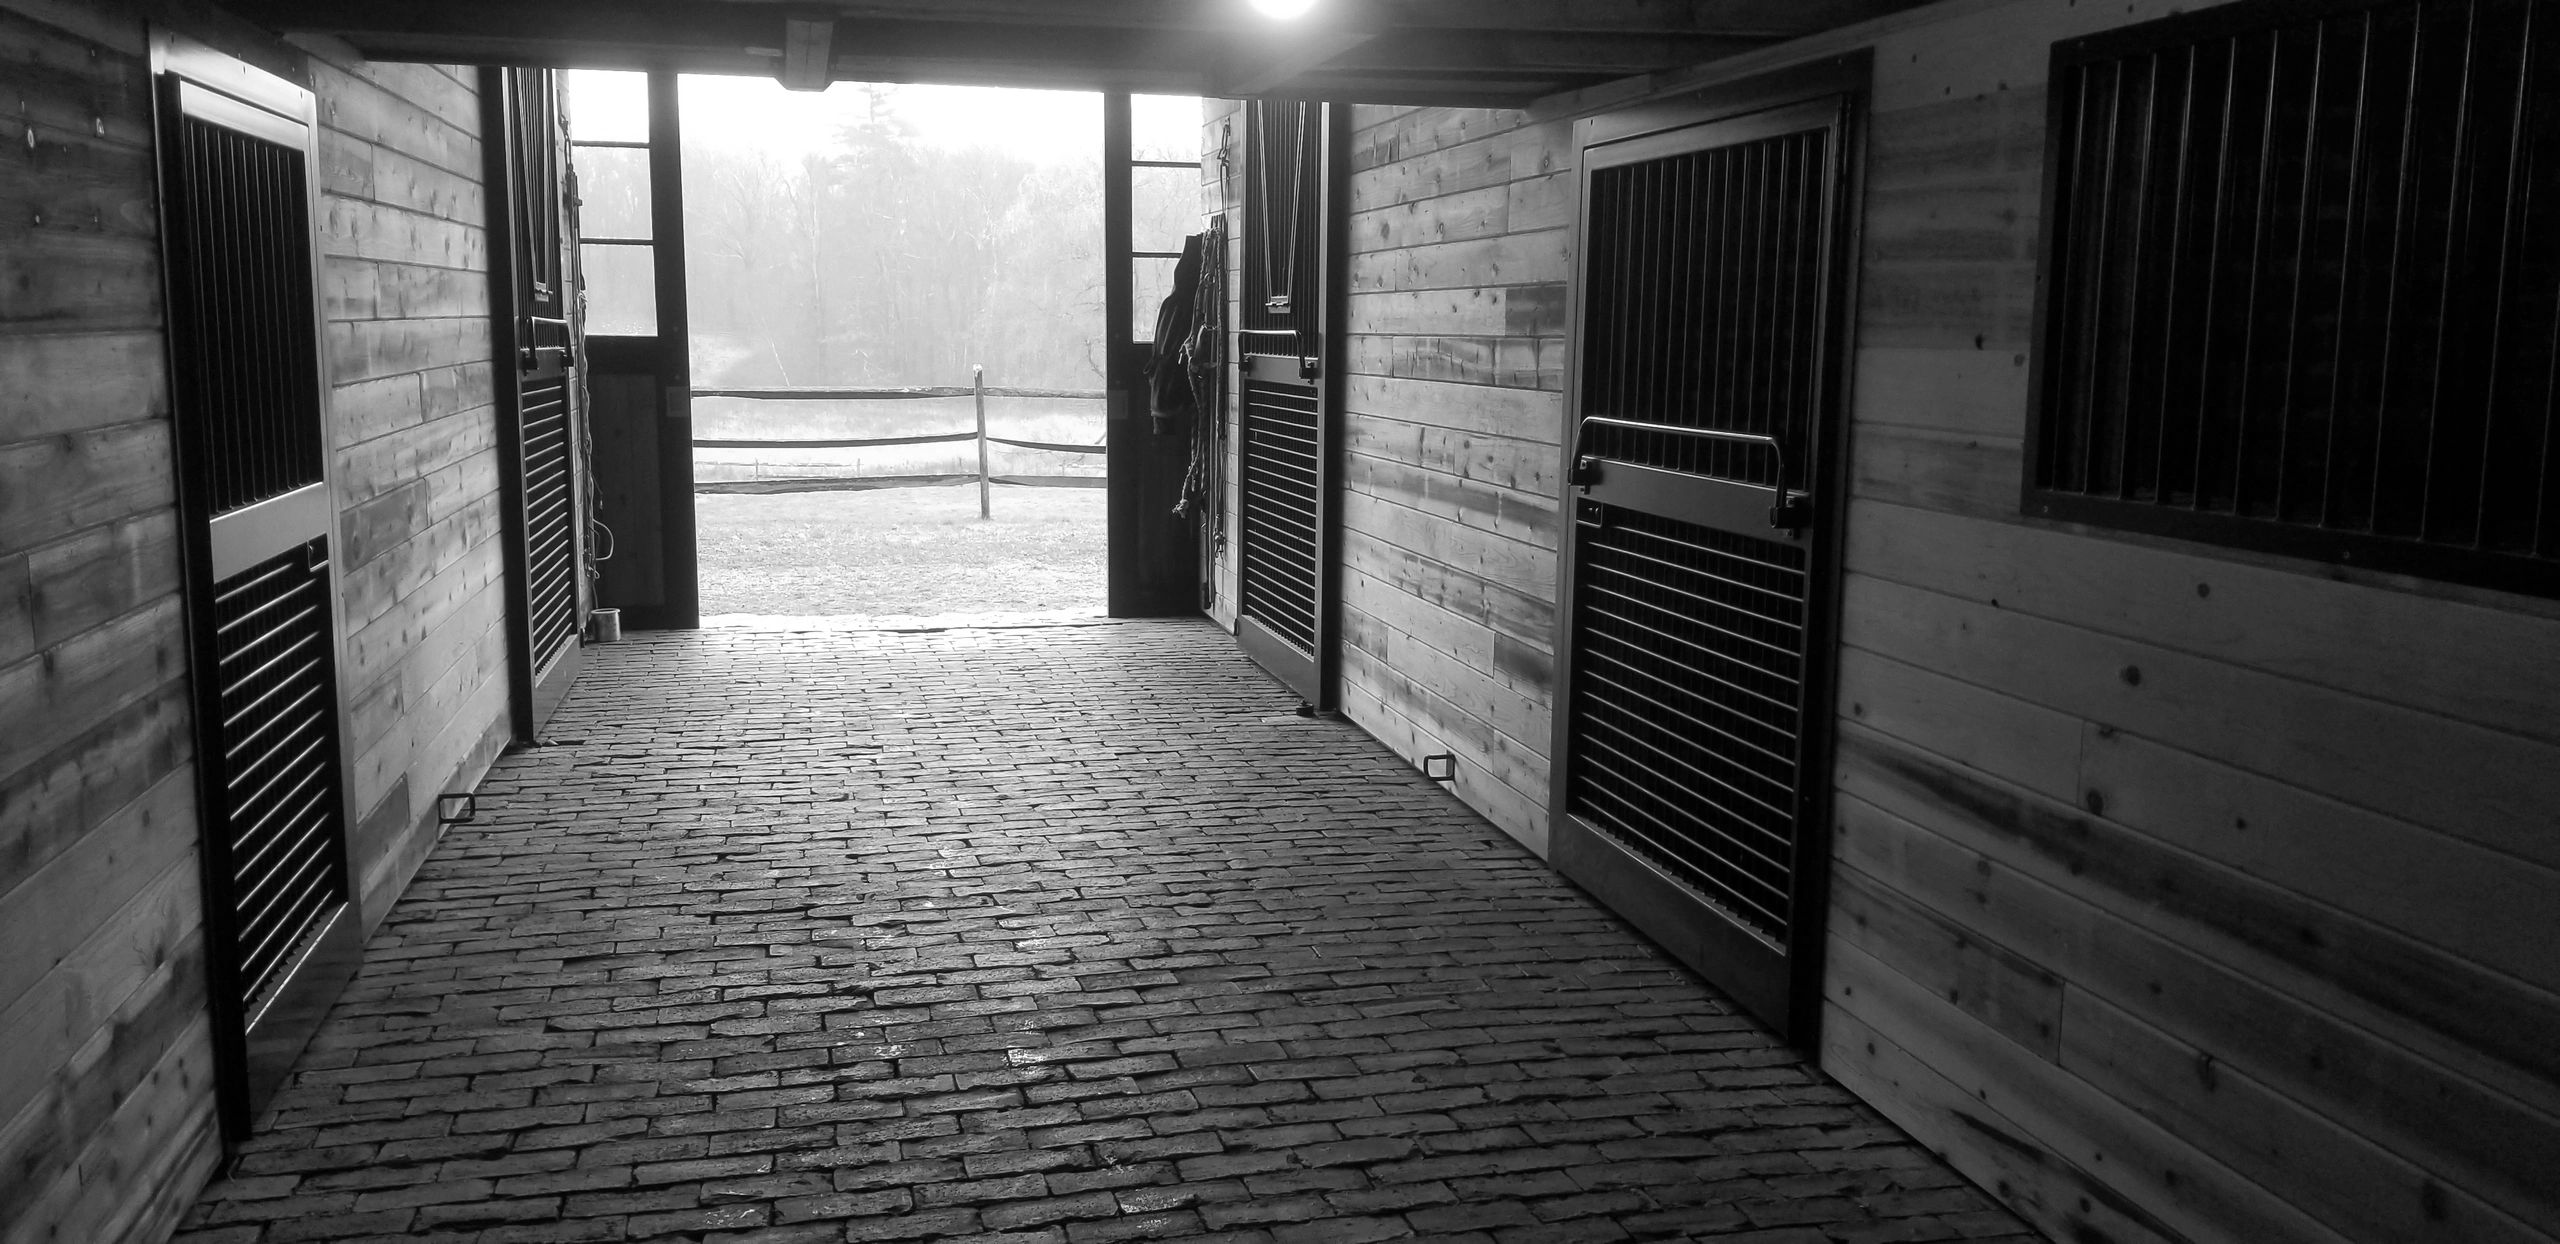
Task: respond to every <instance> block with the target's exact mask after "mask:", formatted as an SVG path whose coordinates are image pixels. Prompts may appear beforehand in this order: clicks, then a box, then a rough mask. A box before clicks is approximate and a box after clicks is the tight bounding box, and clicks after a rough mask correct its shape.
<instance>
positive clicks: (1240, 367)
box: [1230, 100, 1351, 710]
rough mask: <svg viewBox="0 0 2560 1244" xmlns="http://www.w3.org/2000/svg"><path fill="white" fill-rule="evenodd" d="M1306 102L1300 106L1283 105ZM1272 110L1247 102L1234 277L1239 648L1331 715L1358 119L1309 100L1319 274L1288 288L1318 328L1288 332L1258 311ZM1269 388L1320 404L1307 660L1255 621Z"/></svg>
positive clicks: (1312, 269) (1313, 271)
mask: <svg viewBox="0 0 2560 1244" xmlns="http://www.w3.org/2000/svg"><path fill="white" fill-rule="evenodd" d="M1287 102H1293V103H1294V102H1300V101H1287ZM1263 104H1264V101H1260V100H1253V101H1248V102H1247V104H1246V112H1245V115H1246V118H1247V124H1246V126H1245V131H1246V132H1245V153H1244V157H1245V160H1246V162H1247V168H1248V172H1247V175H1246V182H1245V187H1246V194H1245V206H1244V210H1245V214H1246V215H1245V222H1246V223H1245V229H1244V235H1245V236H1244V247H1243V260H1242V265H1243V271H1241V272H1239V273H1238V274H1237V279H1236V282H1235V288H1236V289H1238V290H1239V291H1240V294H1241V296H1242V298H1243V299H1244V304H1243V306H1242V307H1241V309H1240V311H1239V314H1238V315H1237V317H1236V349H1235V355H1234V357H1235V360H1236V380H1237V384H1236V386H1235V390H1234V394H1235V397H1234V400H1235V406H1236V428H1235V435H1234V437H1233V438H1232V439H1231V441H1230V443H1231V444H1232V445H1233V446H1234V449H1233V452H1234V453H1235V455H1236V459H1235V471H1236V482H1235V496H1236V498H1237V502H1236V507H1235V516H1236V538H1235V542H1234V544H1233V546H1232V547H1233V548H1234V550H1235V560H1236V598H1235V599H1236V642H1237V644H1238V645H1239V646H1241V647H1242V648H1243V649H1244V651H1245V654H1246V655H1247V656H1250V657H1252V658H1253V660H1254V661H1255V663H1256V664H1259V665H1261V666H1262V667H1263V669H1265V670H1267V671H1269V672H1270V673H1271V675H1272V676H1273V677H1275V678H1278V679H1279V680H1280V681H1281V682H1282V683H1283V684H1284V685H1286V686H1287V687H1288V688H1289V689H1290V690H1292V691H1294V692H1296V693H1297V694H1298V697H1299V698H1300V699H1302V700H1304V701H1305V702H1306V703H1307V704H1308V705H1309V706H1311V707H1313V708H1316V709H1320V710H1330V709H1332V708H1333V707H1334V706H1335V704H1336V702H1337V699H1338V694H1339V688H1340V680H1341V670H1340V657H1341V644H1340V642H1339V632H1340V619H1339V616H1338V614H1339V608H1338V602H1339V600H1340V596H1341V588H1340V579H1341V564H1342V533H1341V518H1340V514H1341V505H1340V494H1341V477H1342V471H1341V466H1340V462H1339V458H1340V455H1341V431H1340V429H1341V423H1342V393H1343V367H1342V360H1343V358H1344V357H1345V355H1346V351H1345V349H1344V338H1343V332H1344V330H1343V325H1344V320H1345V316H1344V314H1343V310H1344V307H1343V297H1344V293H1345V291H1346V290H1347V289H1348V277H1349V266H1348V256H1349V250H1350V248H1349V247H1348V246H1346V245H1345V244H1344V241H1345V240H1344V238H1343V236H1342V231H1343V229H1344V228H1345V227H1346V226H1347V224H1348V222H1349V220H1350V198H1351V179H1350V176H1349V168H1348V159H1349V154H1350V149H1351V127H1350V110H1349V109H1348V108H1345V107H1343V106H1341V105H1337V104H1327V103H1316V102H1311V101H1310V102H1304V104H1303V106H1304V107H1306V108H1308V109H1311V110H1313V112H1314V116H1313V119H1312V121H1311V122H1310V128H1311V131H1312V137H1313V138H1314V140H1315V146H1316V150H1315V152H1314V154H1313V161H1312V162H1313V164H1314V171H1315V174H1316V184H1315V185H1314V186H1311V187H1308V190H1309V191H1310V193H1306V194H1305V195H1303V196H1302V197H1301V199H1300V202H1301V203H1302V205H1303V207H1302V209H1301V210H1306V211H1312V212H1314V213H1315V227H1314V229H1313V230H1312V236H1311V238H1308V239H1306V240H1311V241H1312V242H1313V243H1314V245H1315V255H1314V256H1313V262H1312V263H1310V264H1308V265H1306V266H1305V269H1304V270H1303V271H1302V272H1300V273H1299V274H1298V276H1297V277H1296V278H1294V279H1305V278H1306V277H1309V276H1312V277H1313V279H1314V281H1315V284H1316V288H1315V290H1314V291H1312V296H1311V297H1310V296H1308V294H1307V292H1305V291H1298V290H1295V289H1292V291H1291V299H1292V301H1293V302H1295V301H1296V300H1298V299H1300V298H1305V299H1306V303H1307V306H1308V307H1309V308H1310V309H1311V310H1312V312H1313V314H1312V316H1311V317H1309V318H1312V320H1313V321H1314V322H1313V323H1312V324H1309V323H1306V322H1304V320H1300V321H1299V322H1297V323H1294V324H1292V325H1290V326H1288V327H1281V328H1274V327H1268V326H1265V327H1259V328H1258V327H1256V324H1257V321H1258V320H1262V319H1264V317H1265V315H1267V312H1264V311H1263V310H1262V309H1260V308H1257V307H1256V306H1254V305H1253V303H1254V300H1255V299H1256V298H1258V297H1262V296H1264V295H1265V293H1266V291H1265V290H1264V288H1263V286H1264V284H1265V281H1264V280H1262V279H1259V277H1258V275H1257V265H1259V264H1261V263H1262V262H1263V256H1262V254H1261V252H1259V251H1258V250H1257V249H1256V247H1255V242H1256V239H1257V237H1259V238H1260V239H1262V240H1263V242H1264V244H1265V245H1268V243H1269V241H1270V239H1271V234H1270V231H1269V229H1268V228H1267V226H1265V225H1264V224H1263V223H1261V220H1260V216H1261V214H1262V213H1263V212H1264V207H1263V204H1264V200H1266V199H1267V198H1268V197H1269V195H1268V193H1267V191H1266V190H1265V189H1264V188H1263V186H1262V182H1261V174H1260V172H1258V171H1257V170H1267V169H1268V167H1269V166H1268V164H1267V162H1263V161H1262V160H1261V157H1262V155H1263V154H1264V153H1263V152H1262V151H1261V150H1260V146H1259V145H1260V144H1261V142H1262V140H1263V139H1262V134H1261V133H1260V126H1259V125H1258V124H1256V122H1255V120H1254V118H1255V117H1256V115H1257V113H1258V112H1259V110H1260V109H1261V108H1262V107H1263ZM1265 386H1274V387H1288V388H1303V389H1305V390H1308V391H1310V392H1311V394H1312V400H1313V403H1314V406H1315V410H1314V412H1313V424H1314V433H1315V435H1314V441H1315V446H1314V454H1313V458H1314V464H1315V465H1314V470H1315V476H1316V478H1315V481H1314V490H1313V491H1314V498H1313V500H1314V507H1313V508H1314V513H1313V515H1312V519H1313V522H1314V531H1313V533H1312V539H1311V541H1310V542H1309V543H1310V553H1311V556H1312V558H1313V560H1314V563H1315V564H1314V566H1313V568H1312V569H1313V579H1314V581H1313V583H1311V584H1309V585H1308V587H1309V589H1310V591H1311V592H1312V594H1313V600H1312V601H1311V602H1310V606H1311V613H1312V626H1311V628H1310V630H1311V633H1312V644H1311V648H1312V650H1311V651H1301V650H1300V649H1299V647H1298V645H1297V644H1296V643H1295V642H1294V641H1292V640H1291V639H1289V638H1288V637H1287V636H1285V635H1283V634H1282V633H1281V632H1280V631H1279V630H1277V629H1275V628H1274V627H1272V626H1271V625H1269V624H1267V623H1266V622H1264V621H1263V620H1262V619H1261V618H1260V617H1257V616H1256V615H1255V612H1254V602H1255V599H1256V592H1255V587H1256V577H1255V574H1254V565H1255V563H1254V552H1253V550H1254V540H1255V534H1256V533H1255V519H1254V512H1255V495H1256V494H1255V471H1254V439H1253V438H1254V435H1255V432H1256V431H1257V426H1258V425H1257V421H1256V419H1255V415H1254V410H1253V403H1254V398H1255V395H1256V393H1257V391H1261V390H1263V389H1264V387H1265Z"/></svg>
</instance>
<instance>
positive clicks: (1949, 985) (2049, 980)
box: [1828, 867, 2063, 1062]
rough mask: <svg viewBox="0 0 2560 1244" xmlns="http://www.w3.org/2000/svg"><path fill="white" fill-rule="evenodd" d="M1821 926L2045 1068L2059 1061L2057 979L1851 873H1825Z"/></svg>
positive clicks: (2060, 1020) (2025, 958)
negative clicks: (1826, 913)
mask: <svg viewBox="0 0 2560 1244" xmlns="http://www.w3.org/2000/svg"><path fill="white" fill-rule="evenodd" d="M1828 927H1829V929H1830V931H1831V935H1832V936H1833V937H1836V938H1839V939H1841V940H1842V941H1844V942H1846V943H1848V944H1849V945H1852V946H1855V947H1857V948H1858V949H1860V950H1863V951H1865V952H1866V953H1868V954H1870V955H1873V956H1874V957H1875V959H1876V961H1877V962H1878V963H1880V964H1882V965H1884V966H1885V967H1888V968H1891V969H1892V970H1893V971H1895V972H1897V973H1899V974H1901V975H1902V976H1903V977H1904V978H1906V979H1908V980H1909V981H1911V983H1913V984H1914V985H1917V986H1919V987H1921V988H1923V989H1925V990H1927V991H1929V993H1930V994H1932V995H1934V996H1936V997H1938V998H1940V999H1943V1000H1944V1001H1945V1002H1946V1003H1947V1004H1948V1005H1950V1006H1953V1007H1955V1008H1956V1009H1957V1010H1960V1011H1962V1012H1964V1013H1965V1014H1966V1015H1968V1016H1970V1017H1972V1019H1973V1020H1974V1021H1975V1022H1976V1023H1978V1024H1980V1025H1982V1027H1984V1028H1985V1029H1987V1030H1989V1031H1990V1032H1992V1033H1995V1034H1997V1035H1999V1036H2001V1037H2004V1038H2006V1039H2008V1040H2009V1041H2012V1042H2014V1043H2016V1044H2017V1045H2019V1046H2020V1047H2022V1048H2024V1049H2025V1050H2027V1051H2028V1052H2029V1053H2031V1054H2034V1055H2035V1056H2036V1057H2038V1058H2041V1059H2043V1060H2045V1061H2046V1062H2054V1061H2057V1060H2058V1059H2059V1058H2060V1055H2061V1047H2062V1023H2063V1000H2062V995H2063V986H2062V981H2061V979H2060V978H2059V977H2056V976H2055V975H2054V974H2053V973H2052V972H2050V971H2047V970H2046V969H2045V968H2044V966H2043V965H2042V964H2039V963H2037V962H2035V961H2034V960H2033V959H2032V958H2030V957H2029V956H2028V955H2024V954H2020V953H2019V952H2018V951H2016V950H2013V949H2011V948H2009V947H2005V946H2002V945H2000V944H1999V943H1997V942H1993V941H1990V940H1987V939H1985V938H1984V937H1982V936H1981V935H1980V934H1978V933H1974V932H1971V931H1969V930H1967V929H1965V928H1963V927H1962V926H1959V925H1957V924H1955V923H1953V922H1951V921H1948V920H1946V919H1944V918H1942V917H1940V916H1939V915H1937V914H1936V913H1935V912H1932V911H1930V910H1929V909H1928V908H1927V907H1926V906H1924V905H1922V904H1921V903H1919V902H1918V901H1916V900H1914V899H1911V898H1909V897H1906V896H1904V895H1902V894H1900V893H1898V892H1896V891H1895V890H1894V889H1893V888H1892V887H1891V886H1888V885H1886V884H1884V883H1883V882H1880V881H1877V880H1875V879H1874V878H1871V877H1869V876H1867V875H1866V874H1865V873H1862V872H1859V871H1858V870H1857V869H1856V868H1854V867H1843V868H1840V869H1837V870H1835V871H1834V872H1833V873H1832V874H1831V918H1830V920H1829V922H1828Z"/></svg>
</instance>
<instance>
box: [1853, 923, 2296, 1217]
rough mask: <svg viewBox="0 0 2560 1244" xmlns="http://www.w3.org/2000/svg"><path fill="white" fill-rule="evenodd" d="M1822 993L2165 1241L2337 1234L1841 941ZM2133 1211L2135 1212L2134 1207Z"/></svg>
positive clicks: (2186, 1142) (2192, 1146)
mask: <svg viewBox="0 0 2560 1244" xmlns="http://www.w3.org/2000/svg"><path fill="white" fill-rule="evenodd" d="M1823 997H1824V998H1825V999H1826V1000H1828V1001H1829V1002H1831V1003H1832V1004H1834V1005H1836V1006H1837V1007H1839V1008H1840V1010H1841V1011H1844V1012H1846V1013H1847V1014H1849V1015H1850V1016H1853V1017H1855V1018H1856V1019H1857V1020H1858V1021H1859V1022H1861V1023H1863V1024H1865V1025H1867V1026H1868V1027H1870V1028H1872V1029H1874V1030H1875V1031H1876V1032H1878V1033H1881V1034H1889V1036H1890V1039H1891V1040H1893V1041H1894V1043H1895V1044H1897V1045H1900V1046H1902V1047H1903V1048H1904V1049H1906V1050H1908V1051H1910V1052H1911V1054H1912V1056H1913V1057H1914V1058H1917V1059H1918V1060H1919V1061H1920V1062H1922V1063H1924V1064H1926V1065H1928V1066H1930V1067H1932V1068H1935V1069H1936V1070H1937V1071H1938V1072H1939V1073H1940V1074H1941V1075H1944V1076H1945V1077H1946V1078H1947V1079H1948V1080H1949V1081H1951V1082H1953V1083H1954V1084H1955V1085H1956V1086H1957V1087H1958V1088H1959V1089H1961V1090H1963V1092H1964V1093H1965V1095H1966V1096H1968V1097H1970V1098H1972V1099H1973V1100H1974V1101H1975V1102H1977V1103H1979V1104H1980V1105H1981V1106H1983V1107H1986V1108H1988V1109H1989V1110H1991V1111H1994V1112H1996V1113H1998V1114H1999V1115H2001V1116H2002V1117H2004V1118H2006V1119H2007V1120H2009V1122H2010V1123H2011V1124H2012V1125H2014V1126H2015V1127H2017V1128H2018V1129H2019V1132H2020V1133H2022V1134H2023V1138H2024V1139H2026V1140H2027V1141H2028V1142H2029V1143H2031V1144H2034V1145H2038V1146H2040V1147H2042V1148H2044V1149H2045V1150H2047V1151H2048V1152H2051V1153H2053V1154H2055V1155H2057V1156H2058V1157H2060V1158H2061V1159H2062V1160H2063V1161H2065V1162H2068V1163H2071V1164H2072V1165H2073V1166H2075V1167H2078V1168H2080V1169H2083V1170H2094V1171H2103V1172H2105V1175H2104V1177H2103V1179H2102V1180H2100V1181H2099V1182H2101V1183H2102V1184H2103V1185H2104V1186H2106V1187H2109V1188H2111V1189H2112V1190H2113V1191H2114V1192H2115V1193H2116V1195H2117V1197H2118V1198H2119V1199H2118V1200H2117V1201H2116V1204H2117V1206H2118V1207H2119V1208H2121V1209H2127V1210H2134V1212H2135V1214H2136V1215H2137V1216H2138V1217H2139V1218H2145V1219H2148V1220H2150V1221H2152V1222H2153V1223H2155V1224H2157V1226H2158V1227H2160V1228H2163V1229H2165V1231H2164V1233H2167V1234H2170V1235H2171V1236H2172V1238H2178V1237H2184V1238H2186V1239H2188V1240H2191V1241H2195V1242H2197V1244H2204V1242H2206V1241H2227V1242H2228V1244H2275V1242H2277V1241H2304V1242H2306V1244H2308V1242H2312V1241H2317V1242H2319V1244H2343V1242H2344V1237H2342V1236H2340V1235H2338V1234H2337V1233H2336V1232H2334V1231H2332V1230H2330V1229H2328V1228H2327V1227H2325V1226H2323V1225H2321V1224H2320V1223H2318V1222H2317V1221H2315V1220H2313V1219H2312V1218H2310V1217H2309V1216H2307V1215H2305V1214H2303V1213H2302V1212H2301V1211H2300V1210H2298V1209H2296V1208H2294V1207H2293V1206H2290V1205H2287V1204H2285V1203H2284V1202H2283V1201H2282V1200H2280V1199H2278V1198H2277V1197H2275V1196H2274V1195H2273V1194H2271V1193H2269V1192H2267V1191H2266V1190H2265V1189H2264V1188H2261V1187H2259V1186H2258V1185H2256V1184H2255V1183H2252V1182H2250V1181H2249V1180H2247V1179H2246V1178H2244V1177H2242V1176H2241V1175H2239V1174H2238V1173H2237V1172H2235V1171H2233V1170H2231V1169H2230V1168H2229V1167H2227V1166H2225V1165H2223V1164H2222V1163H2220V1162H2217V1161H2215V1160H2214V1159H2213V1158H2212V1157H2210V1156H2208V1155H2207V1154H2206V1153H2205V1152H2203V1151H2202V1150H2201V1149H2200V1148H2199V1147H2197V1146H2196V1145H2195V1144H2193V1143H2192V1142H2190V1141H2189V1140H2187V1139H2186V1138H2184V1137H2181V1136H2179V1135H2177V1134H2175V1133H2173V1132H2171V1131H2169V1130H2168V1129H2166V1128H2162V1127H2160V1126H2159V1125H2157V1124H2155V1123H2152V1122H2150V1121H2149V1120H2146V1119H2143V1118H2141V1117H2140V1116H2139V1115H2136V1114H2134V1113H2133V1112H2131V1111H2128V1110H2125V1109H2122V1108H2121V1107H2118V1106H2115V1105H2114V1104H2112V1102H2111V1101H2110V1100H2109V1099H2108V1098H2107V1097H2106V1096H2105V1095H2104V1094H2102V1093H2100V1092H2099V1091H2098V1090H2097V1089H2096V1088H2094V1087H2092V1086H2091V1085H2090V1084H2088V1083H2087V1082H2086V1081H2083V1080H2081V1079H2079V1078H2078V1077H2076V1076H2073V1075H2071V1074H2070V1073H2068V1072H2066V1071H2064V1070H2063V1069H2061V1068H2060V1067H2057V1066H2055V1065H2053V1064H2051V1063H2048V1062H2045V1061H2044V1060H2042V1059H2039V1058H2037V1057H2036V1056H2035V1055H2033V1054H2032V1053H2029V1052H2028V1051H2027V1050H2025V1049H2023V1048H2021V1047H2019V1046H2017V1045H2016V1044H2014V1043H2011V1042H2008V1041H2004V1040H2000V1039H1998V1038H1997V1037H1993V1036H1991V1035H1990V1034H1988V1033H1986V1032H1984V1031H1983V1030H1982V1029H1981V1028H1980V1026H1979V1025H1977V1024H1975V1023H1974V1021H1973V1020H1972V1018H1971V1017H1969V1016H1967V1015H1965V1014H1964V1013H1963V1012H1962V1011H1960V1010H1958V1009H1956V1007H1954V1006H1953V1005H1952V1004H1950V1003H1948V1002H1947V1001H1946V1000H1944V999H1942V998H1938V997H1935V996H1933V995H1931V994H1930V993H1929V992H1928V991H1927V990H1926V989H1923V988H1922V987H1920V986H1919V985H1917V984H1915V983H1913V982H1912V981H1910V980H1909V979H1907V978H1905V977H1904V976H1902V975H1901V974H1900V973H1898V972H1895V971H1894V970H1893V969H1891V968H1889V967H1887V966H1885V965H1884V964H1882V963H1880V962H1878V961H1877V960H1876V959H1875V958H1874V957H1872V956H1870V955H1868V954H1867V953H1866V952H1865V951H1863V950H1861V949H1859V948H1858V947H1857V946H1855V945H1853V944H1851V943H1850V942H1848V941H1846V940H1844V939H1842V938H1838V937H1835V938H1832V939H1831V942H1830V946H1829V953H1828V955H1827V956H1826V959H1825V971H1824V974H1823ZM2137 1206H2138V1207H2139V1209H2138V1210H2135V1207H2137Z"/></svg>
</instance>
